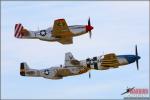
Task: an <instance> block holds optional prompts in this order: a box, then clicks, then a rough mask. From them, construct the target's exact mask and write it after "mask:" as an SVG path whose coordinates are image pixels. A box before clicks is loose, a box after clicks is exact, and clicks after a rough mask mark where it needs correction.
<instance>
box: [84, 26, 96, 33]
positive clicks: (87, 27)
mask: <svg viewBox="0 0 150 100" xmlns="http://www.w3.org/2000/svg"><path fill="white" fill-rule="evenodd" d="M85 27H86V31H87V32H88V31H91V30H92V29H93V28H94V27H93V26H91V25H86V26H85Z"/></svg>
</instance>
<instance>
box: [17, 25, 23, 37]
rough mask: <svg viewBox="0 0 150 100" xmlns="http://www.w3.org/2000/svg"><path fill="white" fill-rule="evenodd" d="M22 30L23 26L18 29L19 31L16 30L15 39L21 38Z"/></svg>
mask: <svg viewBox="0 0 150 100" xmlns="http://www.w3.org/2000/svg"><path fill="white" fill-rule="evenodd" d="M22 29H23V26H20V27H19V30H18V32H17V35H18V36H17V37H18V38H19V37H20V38H21V36H22V34H21V30H22Z"/></svg>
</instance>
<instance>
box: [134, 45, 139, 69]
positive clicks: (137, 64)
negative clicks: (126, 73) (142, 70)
mask: <svg viewBox="0 0 150 100" xmlns="http://www.w3.org/2000/svg"><path fill="white" fill-rule="evenodd" d="M135 55H136V57H138V50H137V45H135ZM136 67H137V70H139V61H138V59H137V58H136Z"/></svg>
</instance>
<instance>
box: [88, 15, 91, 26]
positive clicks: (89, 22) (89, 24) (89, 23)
mask: <svg viewBox="0 0 150 100" xmlns="http://www.w3.org/2000/svg"><path fill="white" fill-rule="evenodd" d="M88 26H91V21H90V17H89V20H88Z"/></svg>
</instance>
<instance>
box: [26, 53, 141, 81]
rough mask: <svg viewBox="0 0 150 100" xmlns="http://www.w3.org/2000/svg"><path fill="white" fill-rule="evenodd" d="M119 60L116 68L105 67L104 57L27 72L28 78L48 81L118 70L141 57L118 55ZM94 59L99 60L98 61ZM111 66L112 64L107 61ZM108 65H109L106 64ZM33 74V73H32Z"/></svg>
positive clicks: (111, 66) (112, 66)
mask: <svg viewBox="0 0 150 100" xmlns="http://www.w3.org/2000/svg"><path fill="white" fill-rule="evenodd" d="M116 57H117V60H118V64H117V66H114V64H112V65H109V66H104V65H103V64H102V62H101V61H102V59H103V58H102V57H101V56H99V57H93V58H91V59H90V63H89V60H87V59H86V60H81V61H80V65H76V66H70V67H69V66H62V65H61V66H59V67H58V66H57V67H51V68H48V69H42V70H36V69H30V70H28V71H26V76H36V77H37V76H38V77H44V78H48V79H62V78H63V77H66V76H73V75H79V74H82V73H86V72H87V71H89V70H91V69H95V70H107V69H110V68H118V67H119V66H122V65H127V64H130V63H133V62H135V61H136V60H138V59H140V57H139V56H135V55H118V56H116ZM94 59H97V60H96V61H95V60H94ZM107 63H108V64H109V63H110V62H109V61H107ZM106 65H107V64H106ZM32 72H33V73H32Z"/></svg>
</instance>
